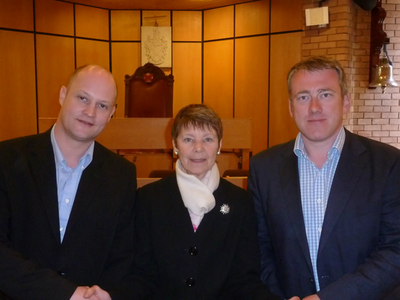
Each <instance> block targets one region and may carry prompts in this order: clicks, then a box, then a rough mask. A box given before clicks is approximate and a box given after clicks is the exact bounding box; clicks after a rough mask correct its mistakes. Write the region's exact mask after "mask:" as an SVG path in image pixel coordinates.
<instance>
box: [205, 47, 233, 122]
mask: <svg viewBox="0 0 400 300" xmlns="http://www.w3.org/2000/svg"><path fill="white" fill-rule="evenodd" d="M203 81H204V100H203V102H204V104H207V105H209V106H210V107H212V108H213V109H214V110H215V111H216V112H217V113H218V114H219V116H220V117H221V118H232V117H233V40H225V41H217V42H209V43H205V44H204V75H203Z"/></svg>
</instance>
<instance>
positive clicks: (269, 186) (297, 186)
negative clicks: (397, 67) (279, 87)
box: [248, 57, 400, 300]
mask: <svg viewBox="0 0 400 300" xmlns="http://www.w3.org/2000/svg"><path fill="white" fill-rule="evenodd" d="M288 91H289V96H290V101H289V109H290V114H291V116H292V118H293V119H294V121H295V122H296V125H297V127H298V128H299V131H300V133H299V134H298V136H297V138H296V139H295V140H292V141H290V142H288V143H285V144H281V145H277V146H275V147H272V148H270V149H267V150H264V151H263V152H261V153H259V154H257V155H255V156H254V157H253V158H252V159H251V163H250V176H249V184H248V189H249V190H250V191H251V192H252V194H253V196H254V199H255V206H256V211H257V214H258V216H257V217H258V227H259V242H260V245H261V252H262V279H263V281H264V282H265V283H266V284H267V285H268V286H269V287H270V288H271V290H272V291H273V292H274V293H276V294H278V295H281V296H283V297H285V298H289V297H292V296H299V297H300V298H302V299H307V300H314V299H321V300H337V299H341V300H347V299H348V300H358V299H363V300H364V299H373V300H378V299H400V298H399V297H398V296H395V295H392V296H391V298H389V294H390V293H391V292H392V291H393V290H394V289H395V287H396V286H399V285H400V151H399V150H398V149H396V148H394V147H391V146H389V145H386V144H383V143H380V142H376V141H373V140H371V139H367V138H365V137H361V136H358V135H355V134H353V133H350V132H349V131H348V130H346V129H345V128H344V127H343V125H342V118H343V117H342V116H343V114H344V113H346V112H348V111H349V107H350V99H349V96H348V93H347V86H346V78H345V74H344V71H343V68H342V67H341V66H340V64H339V63H338V62H337V61H336V60H333V59H329V58H326V57H311V58H309V59H307V60H305V61H302V62H300V63H298V64H296V65H295V66H294V67H293V68H292V69H291V71H290V72H289V75H288Z"/></svg>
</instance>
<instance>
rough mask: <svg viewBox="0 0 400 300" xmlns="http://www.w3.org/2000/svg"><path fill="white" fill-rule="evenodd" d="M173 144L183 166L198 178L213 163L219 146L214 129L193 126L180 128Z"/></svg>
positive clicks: (200, 177)
mask: <svg viewBox="0 0 400 300" xmlns="http://www.w3.org/2000/svg"><path fill="white" fill-rule="evenodd" d="M173 144H174V148H175V150H178V155H179V160H180V161H181V163H182V166H183V168H184V169H185V170H186V172H187V173H188V174H192V175H195V176H196V177H197V178H198V179H200V180H201V179H203V178H204V176H205V175H206V173H207V172H208V171H209V170H210V169H211V168H212V166H213V165H214V163H215V158H216V156H217V152H218V151H219V150H220V147H221V143H219V142H218V136H217V133H216V132H215V130H214V129H212V128H207V127H205V128H204V130H203V129H201V128H195V127H193V126H189V127H188V128H182V129H181V131H180V132H179V135H178V137H177V138H176V142H175V141H174V142H173Z"/></svg>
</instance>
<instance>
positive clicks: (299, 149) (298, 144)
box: [293, 126, 346, 159]
mask: <svg viewBox="0 0 400 300" xmlns="http://www.w3.org/2000/svg"><path fill="white" fill-rule="evenodd" d="M345 139H346V133H345V131H344V127H343V126H342V128H341V129H340V131H339V133H338V135H337V137H336V139H335V141H334V143H333V145H332V147H331V149H329V151H328V159H329V158H331V156H332V155H333V153H338V154H341V153H342V150H343V145H344V141H345ZM293 152H294V154H296V155H297V156H298V157H299V156H300V155H302V156H304V157H308V156H307V153H306V151H305V148H304V141H303V137H302V135H301V132H299V133H298V134H297V137H296V141H295V143H294V149H293Z"/></svg>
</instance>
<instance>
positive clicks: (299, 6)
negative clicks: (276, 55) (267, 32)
mask: <svg viewBox="0 0 400 300" xmlns="http://www.w3.org/2000/svg"><path fill="white" fill-rule="evenodd" d="M302 13H303V2H302V1H299V0H286V1H282V0H271V32H283V31H293V30H301V29H302ZM299 45H300V44H299Z"/></svg>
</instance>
